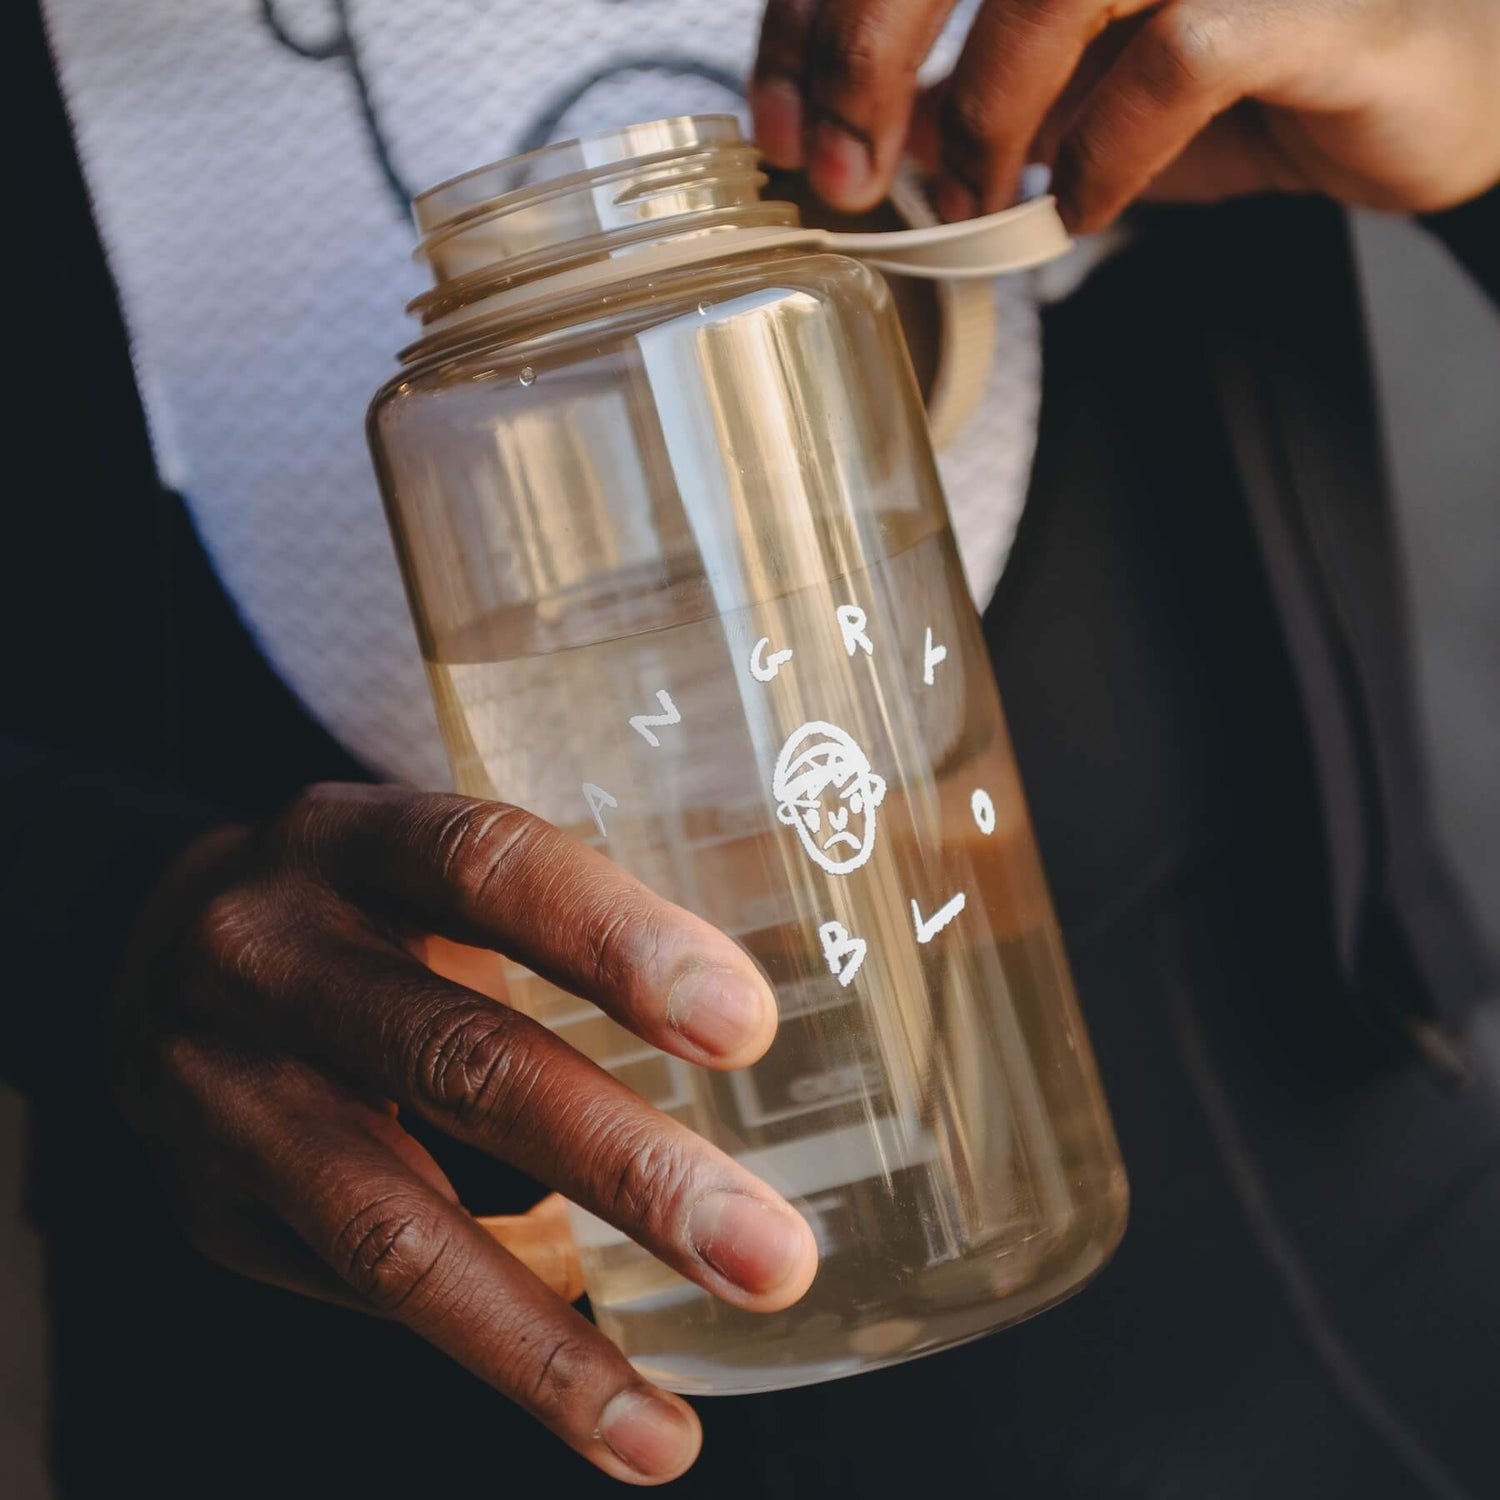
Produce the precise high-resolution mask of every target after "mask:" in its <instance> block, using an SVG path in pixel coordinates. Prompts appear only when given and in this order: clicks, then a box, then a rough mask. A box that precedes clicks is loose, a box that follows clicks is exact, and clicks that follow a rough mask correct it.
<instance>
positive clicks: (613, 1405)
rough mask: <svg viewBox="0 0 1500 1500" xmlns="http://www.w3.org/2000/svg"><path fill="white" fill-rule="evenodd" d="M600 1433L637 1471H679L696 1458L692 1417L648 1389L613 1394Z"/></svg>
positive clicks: (605, 1410) (673, 1472)
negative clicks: (689, 1418)
mask: <svg viewBox="0 0 1500 1500" xmlns="http://www.w3.org/2000/svg"><path fill="white" fill-rule="evenodd" d="M599 1436H600V1437H601V1438H603V1439H604V1441H605V1442H606V1443H608V1444H609V1446H610V1447H611V1448H612V1449H613V1450H614V1452H615V1453H616V1455H617V1456H618V1457H619V1458H620V1459H621V1460H622V1461H623V1462H624V1463H627V1464H629V1465H630V1467H631V1468H632V1469H634V1470H635V1471H636V1473H637V1474H652V1475H657V1474H675V1473H676V1472H677V1471H678V1470H679V1469H684V1468H686V1467H687V1465H688V1464H689V1463H690V1462H691V1461H692V1457H693V1429H692V1427H691V1425H690V1424H689V1422H688V1419H687V1418H686V1417H685V1416H684V1415H683V1414H682V1413H681V1412H680V1411H679V1410H678V1409H677V1408H676V1407H675V1406H673V1405H671V1404H670V1403H668V1402H666V1401H663V1400H662V1399H661V1397H660V1396H656V1395H652V1394H651V1393H650V1392H648V1391H621V1392H620V1393H619V1394H618V1395H616V1396H613V1397H611V1398H610V1401H609V1404H608V1405H607V1406H606V1407H605V1408H604V1412H603V1414H602V1415H601V1416H600V1418H599Z"/></svg>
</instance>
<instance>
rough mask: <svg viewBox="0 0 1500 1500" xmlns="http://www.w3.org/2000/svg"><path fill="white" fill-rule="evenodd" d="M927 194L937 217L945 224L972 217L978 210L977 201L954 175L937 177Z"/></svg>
mask: <svg viewBox="0 0 1500 1500" xmlns="http://www.w3.org/2000/svg"><path fill="white" fill-rule="evenodd" d="M929 196H930V197H931V199H932V206H933V208H935V209H936V210H937V216H938V218H940V219H942V220H943V222H944V223H947V224H956V223H957V222H958V221H959V220H960V219H972V218H973V217H974V215H975V214H976V213H978V212H979V203H978V201H977V200H976V198H975V197H974V194H973V193H971V192H970V191H969V189H968V188H966V187H965V186H964V185H963V183H961V182H960V181H959V180H958V178H956V177H939V178H938V180H937V181H936V182H935V183H934V184H933V186H932V191H931V193H930V195H929Z"/></svg>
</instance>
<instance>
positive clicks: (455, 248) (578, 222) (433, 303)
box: [410, 115, 798, 326]
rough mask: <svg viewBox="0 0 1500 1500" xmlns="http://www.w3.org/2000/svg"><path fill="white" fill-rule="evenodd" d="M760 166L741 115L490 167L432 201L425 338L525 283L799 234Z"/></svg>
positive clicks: (427, 217) (614, 134) (565, 147)
mask: <svg viewBox="0 0 1500 1500" xmlns="http://www.w3.org/2000/svg"><path fill="white" fill-rule="evenodd" d="M765 181H766V177H765V174H764V173H763V172H762V171H761V168H760V160H759V154H758V152H757V151H756V149H755V147H754V146H752V145H750V144H749V143H748V142H747V141H746V140H745V139H744V137H743V136H742V135H741V133H740V129H739V123H738V121H737V120H736V119H735V118H734V116H733V115H682V116H679V117H677V118H675V119H670V120H656V121H652V122H651V123H649V124H644V125H631V126H627V127H625V128H623V129H620V130H614V131H609V132H607V133H605V134H601V135H596V136H588V137H585V138H583V139H581V140H574V141H564V142H561V143H560V144H557V145H553V146H544V147H542V148H541V150H539V151H531V152H528V153H527V154H526V155H524V156H517V157H512V158H511V159H509V160H507V161H501V162H496V163H493V164H492V165H490V166H485V167H480V168H478V169H476V170H475V171H472V172H466V173H464V174H463V175H462V176H460V177H454V178H452V179H450V180H449V181H447V182H444V183H441V184H439V185H438V186H437V187H434V188H431V189H429V190H428V191H427V192H424V193H422V194H420V195H419V196H418V197H417V198H416V200H415V201H414V203H413V212H414V214H415V217H416V223H417V229H418V231H419V233H420V235H421V238H420V240H419V241H418V244H417V249H416V255H417V258H419V259H421V260H425V261H426V262H427V264H428V265H429V266H430V268H431V270H432V274H433V281H434V285H433V287H432V289H431V290H430V291H428V292H425V293H423V294H422V295H421V296H419V297H417V298H416V299H415V300H414V301H413V302H412V304H411V307H410V311H411V312H413V313H414V314H415V315H416V316H417V317H419V318H420V319H421V320H422V322H423V324H424V326H425V325H431V324H433V323H435V322H439V321H446V320H448V319H450V318H452V317H453V316H454V314H455V313H460V312H462V311H463V310H465V309H466V308H469V307H472V306H475V305H477V304H478V303H480V302H482V301H484V300H486V299H488V298H490V297H492V296H494V295H495V294H497V293H499V292H502V291H505V290H507V289H509V288H513V287H516V286H518V285H520V284H522V283H524V282H527V281H531V280H534V279H537V278H539V277H544V276H549V275H553V274H555V273H557V272H558V271H561V270H564V269H570V268H573V267H576V266H579V265H584V264H587V263H589V262H591V261H601V260H610V259H614V258H616V257H623V256H628V255H630V254H632V253H634V252H636V251H638V250H641V249H643V248H645V247H647V246H650V245H656V244H659V243H661V242H663V241H665V240H669V239H676V238H681V237H685V236H699V235H707V234H716V235H717V234H723V233H725V232H726V231H732V230H733V229H735V228H738V227H744V228H750V227H795V226H796V225H797V223H798V218H797V211H796V209H795V208H794V207H793V206H792V205H791V204H787V203H763V202H762V201H761V198H760V190H761V188H762V186H763V185H764V184H765Z"/></svg>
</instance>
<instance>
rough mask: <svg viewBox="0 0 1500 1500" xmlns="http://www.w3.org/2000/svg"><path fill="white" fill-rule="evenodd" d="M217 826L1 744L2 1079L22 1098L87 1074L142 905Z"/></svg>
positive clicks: (138, 783)
mask: <svg viewBox="0 0 1500 1500" xmlns="http://www.w3.org/2000/svg"><path fill="white" fill-rule="evenodd" d="M222 821H224V818H223V816H222V815H221V814H220V813H219V812H218V811H217V810H216V809H213V808H211V807H209V806H207V805H206V804H204V803H200V802H196V801H194V800H193V799H191V798H189V797H187V796H185V795H183V794H181V793H174V792H171V791H169V790H166V789H164V788H157V787H152V786H150V785H149V784H147V783H146V782H145V781H144V780H136V779H132V778H131V777H129V776H128V775H126V774H125V773H123V772H121V771H118V770H114V769H110V768H106V767H102V766H91V765H88V764H87V763H85V762H83V761H79V760H73V759H70V758H67V757H63V756H60V755H57V754H55V753H43V752H40V751H37V750H33V749H31V748H29V747H27V746H23V745H20V744H17V743H15V742H13V741H7V740H0V953H3V954H4V955H5V960H4V966H3V968H0V1017H3V1030H0V1077H4V1079H5V1081H6V1082H8V1083H11V1084H13V1085H14V1086H16V1087H18V1088H20V1089H22V1090H23V1091H25V1092H27V1093H32V1092H35V1091H37V1090H39V1089H41V1088H43V1087H45V1086H46V1085H47V1084H48V1083H49V1082H57V1083H60V1084H64V1085H65V1084H66V1081H67V1076H68V1075H69V1074H73V1075H74V1076H77V1077H82V1076H84V1075H85V1074H86V1073H87V1074H88V1075H90V1076H92V1075H93V1073H94V1072H95V1071H96V1070H95V1067H94V1065H95V1064H96V1063H97V1061H98V1054H99V1050H100V1048H101V1047H102V1045H103V1030H104V1028H103V1027H102V1025H101V1024H100V1021H101V1008H102V1004H103V999H104V996H105V995H106V993H107V992H108V989H109V985H110V981H111V977H112V975H113V972H114V968H115V964H116V963H117V961H118V957H119V953H120V950H121V947H122V945H123V943H124V939H125V935H126V932H127V931H128V929H129V927H130V924H131V922H132V920H133V919H134V916H135V913H136V911H137V910H138V909H139V907H140V904H141V901H142V900H143V899H144V897H145V894H146V892H147V891H148V890H149V889H150V887H151V886H152V885H153V884H154V883H155V881H156V879H157V878H158V876H159V875H160V874H161V873H162V871H163V870H164V869H165V868H166V866H167V865H168V864H169V863H170V861H171V860H172V858H173V857H174V855H175V854H176V853H177V852H178V851H179V850H180V849H181V848H182V847H184V846H185V845H186V844H187V842H188V841H189V840H191V839H192V838H193V837H195V836H196V835H197V834H198V833H200V832H202V831H204V830H206V829H208V828H210V827H212V826H213V825H214V824H216V823H219V822H222Z"/></svg>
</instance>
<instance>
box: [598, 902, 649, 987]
mask: <svg viewBox="0 0 1500 1500" xmlns="http://www.w3.org/2000/svg"><path fill="white" fill-rule="evenodd" d="M663 943H664V934H663V932H662V928H661V922H660V921H659V920H658V919H657V918H656V917H654V916H653V915H652V914H651V913H650V912H649V911H645V910H642V909H641V908H640V907H639V905H638V904H637V903H635V902H631V901H618V900H617V901H616V903H615V905H614V906H612V907H611V908H610V909H609V910H608V911H607V912H606V913H605V914H604V916H603V918H602V919H601V921H600V922H599V925H598V926H597V928H596V929H595V932H594V940H593V943H592V947H593V970H594V978H595V981H596V982H597V983H598V984H599V985H601V986H611V985H621V984H623V985H625V986H627V988H628V987H630V985H631V981H632V980H633V979H634V977H635V976H636V975H637V974H640V973H642V972H643V971H646V970H649V969H652V968H654V967H655V965H656V961H657V960H658V959H659V958H660V956H661V953H662V948H663Z"/></svg>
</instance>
